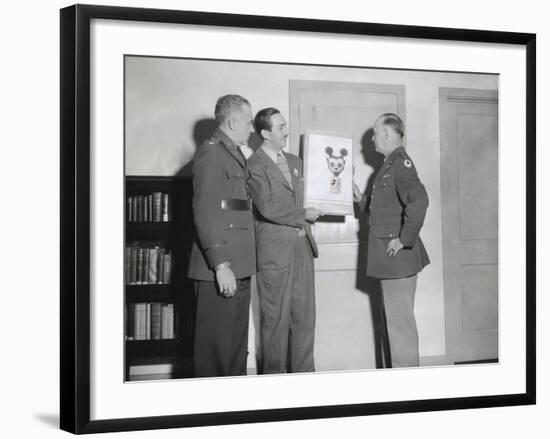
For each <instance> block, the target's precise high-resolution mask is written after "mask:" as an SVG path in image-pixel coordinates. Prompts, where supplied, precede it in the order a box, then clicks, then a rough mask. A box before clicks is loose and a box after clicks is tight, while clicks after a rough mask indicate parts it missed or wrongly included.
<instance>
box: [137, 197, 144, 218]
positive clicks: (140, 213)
mask: <svg viewBox="0 0 550 439" xmlns="http://www.w3.org/2000/svg"><path fill="white" fill-rule="evenodd" d="M136 198H137V222H138V223H141V222H142V221H143V206H142V204H143V203H142V197H141V195H138V196H137V197H136Z"/></svg>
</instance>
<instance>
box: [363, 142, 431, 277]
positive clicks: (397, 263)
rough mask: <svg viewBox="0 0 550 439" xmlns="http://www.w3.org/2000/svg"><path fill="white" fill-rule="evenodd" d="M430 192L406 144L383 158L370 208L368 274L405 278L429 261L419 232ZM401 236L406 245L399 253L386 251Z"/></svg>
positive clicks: (419, 269) (373, 189) (374, 184)
mask: <svg viewBox="0 0 550 439" xmlns="http://www.w3.org/2000/svg"><path fill="white" fill-rule="evenodd" d="M427 208H428V194H427V193H426V189H425V188H424V185H423V184H422V183H421V182H420V179H419V178H418V174H417V172H416V168H415V167H414V164H413V163H412V160H411V159H410V157H409V156H408V155H407V153H406V152H405V148H404V147H402V146H401V147H399V148H396V149H395V150H393V151H392V152H391V153H390V154H389V155H388V156H387V157H386V159H385V160H384V164H383V165H382V168H381V169H380V171H379V172H378V174H377V175H376V178H375V180H374V183H373V188H372V196H371V200H370V209H369V238H368V259H367V275H368V276H373V277H377V278H381V279H395V278H404V277H408V276H412V275H415V274H416V273H418V272H419V271H421V270H422V269H423V268H424V267H425V266H426V265H428V264H429V262H430V260H429V258H428V254H427V252H426V249H425V248H424V244H423V243H422V240H421V239H420V236H419V233H420V229H421V228H422V225H423V224H424V218H425V216H426V210H427ZM395 238H399V239H400V240H401V243H402V244H403V245H404V248H403V249H401V250H400V251H399V252H398V254H397V255H396V256H389V255H388V254H387V253H386V250H387V245H388V243H389V242H390V241H391V240H392V239H395Z"/></svg>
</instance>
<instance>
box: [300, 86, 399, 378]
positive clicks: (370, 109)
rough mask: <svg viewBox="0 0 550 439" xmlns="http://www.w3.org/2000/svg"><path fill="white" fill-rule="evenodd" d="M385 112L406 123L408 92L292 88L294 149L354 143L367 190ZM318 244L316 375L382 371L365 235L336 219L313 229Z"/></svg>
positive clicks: (352, 222) (348, 220)
mask: <svg viewBox="0 0 550 439" xmlns="http://www.w3.org/2000/svg"><path fill="white" fill-rule="evenodd" d="M385 112H394V113H398V114H399V115H400V116H401V117H403V119H404V118H405V87H404V86H401V85H386V84H362V83H343V82H325V81H291V82H290V151H291V152H292V153H294V154H300V145H301V142H302V138H303V135H304V133H306V132H308V131H318V132H323V133H332V134H334V135H341V136H346V137H351V138H353V157H354V160H353V165H354V167H355V176H354V180H355V181H356V182H357V183H358V185H360V186H361V187H362V189H364V188H366V187H367V182H368V180H369V178H370V177H371V175H373V172H375V171H376V170H377V168H378V167H379V166H381V164H382V162H383V157H382V156H381V155H380V154H378V153H376V152H375V151H374V145H373V144H372V126H373V124H374V122H375V120H376V119H377V117H378V116H379V115H380V114H382V113H385ZM313 233H314V235H315V238H316V240H317V243H318V245H319V252H320V254H319V258H318V259H317V260H316V261H315V282H316V285H315V286H316V299H317V304H316V305H317V323H316V334H315V337H316V342H315V362H316V369H317V370H319V371H322V370H344V369H368V368H375V367H377V366H380V365H381V359H380V349H379V348H378V346H377V345H376V343H375V342H378V341H379V340H380V336H379V334H377V333H376V331H377V328H378V326H379V325H378V323H379V322H378V315H379V314H378V313H379V303H380V301H379V289H378V288H377V286H376V285H374V284H373V283H372V280H371V283H369V281H368V280H367V279H366V275H365V272H366V257H365V253H366V248H365V246H364V245H363V244H361V241H362V239H361V237H362V236H366V231H365V230H364V228H363V229H362V226H361V222H360V221H359V220H358V219H357V218H354V217H353V216H346V217H345V218H343V217H335V218H334V217H333V218H331V219H330V221H319V222H317V223H316V224H315V225H314V227H313Z"/></svg>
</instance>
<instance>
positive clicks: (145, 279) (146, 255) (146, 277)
mask: <svg viewBox="0 0 550 439" xmlns="http://www.w3.org/2000/svg"><path fill="white" fill-rule="evenodd" d="M150 250H151V249H150V248H144V249H143V284H144V285H147V284H149V253H150Z"/></svg>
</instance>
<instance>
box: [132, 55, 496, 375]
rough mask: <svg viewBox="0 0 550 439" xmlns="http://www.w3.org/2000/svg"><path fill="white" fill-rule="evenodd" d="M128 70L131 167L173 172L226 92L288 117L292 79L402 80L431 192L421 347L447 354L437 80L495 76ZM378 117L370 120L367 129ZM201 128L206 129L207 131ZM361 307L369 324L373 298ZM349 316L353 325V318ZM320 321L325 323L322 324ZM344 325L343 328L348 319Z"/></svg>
mask: <svg viewBox="0 0 550 439" xmlns="http://www.w3.org/2000/svg"><path fill="white" fill-rule="evenodd" d="M126 75H127V76H126V77H127V88H126V90H127V93H126V99H127V101H126V103H127V105H126V116H127V125H126V139H127V145H126V173H127V174H130V175H132V174H135V175H174V174H176V173H179V172H180V170H181V169H183V172H184V173H186V174H188V173H189V170H188V167H187V168H186V167H185V165H186V164H187V163H188V162H189V161H190V160H191V158H192V156H193V153H194V151H195V149H196V147H197V141H199V142H200V140H202V138H201V139H197V138H196V137H195V126H196V123H197V122H199V121H200V120H202V119H209V118H212V117H213V107H214V104H215V102H216V100H217V98H218V97H219V96H221V95H223V94H227V93H238V94H241V95H243V96H245V97H246V98H247V99H248V100H249V101H250V103H251V104H252V107H253V111H254V112H256V111H258V110H259V109H261V108H264V107H268V106H274V107H277V108H279V109H280V110H281V111H282V112H283V114H285V115H286V116H287V119H288V111H289V81H290V80H318V81H344V82H354V83H376V84H402V85H404V86H405V93H406V97H405V102H406V114H405V117H406V138H407V141H406V143H407V148H408V151H409V154H410V155H411V157H413V160H414V161H415V165H416V167H417V169H418V172H419V175H420V177H421V179H422V181H423V183H424V184H425V186H426V189H427V191H428V194H429V197H430V207H429V209H428V214H427V217H426V221H425V225H424V228H423V229H422V233H421V235H422V239H423V240H424V242H425V245H426V247H427V249H428V252H429V255H430V259H431V264H430V265H429V266H428V267H427V268H426V269H425V270H424V271H423V273H422V274H421V275H420V276H419V282H418V289H417V291H418V292H417V300H416V315H417V320H418V329H419V337H420V355H421V356H443V355H444V354H445V332H444V330H445V321H444V308H443V266H442V259H443V254H442V237H441V192H440V162H439V160H440V145H439V87H463V88H479V89H497V88H498V77H497V76H495V75H479V74H477V75H474V74H456V73H455V74H453V73H437V72H417V71H396V70H374V69H357V68H355V69H352V68H334V67H311V66H289V65H274V64H271V65H266V64H255V63H235V62H212V61H199V60H186V59H166V58H143V57H139V58H138V57H129V58H127V64H126ZM373 122H374V121H365V131H366V130H367V129H368V128H369V127H370V126H372V123H373ZM291 129H292V127H291ZM203 134H204V135H205V136H206V135H208V132H206V133H203ZM290 149H291V150H293V151H296V150H297V147H296V145H290ZM321 258H322V255H321ZM337 264H338V261H337V260H334V261H332V260H330V261H326V260H322V261H319V262H318V264H317V265H318V266H319V265H320V266H324V267H327V266H328V267H331V266H335V265H337ZM347 275H348V276H350V277H353V278H355V276H356V273H355V272H354V271H350V272H348V273H347ZM336 279H337V277H328V278H327V279H326V280H328V282H327V281H326V280H325V277H323V279H321V278H319V274H318V275H317V286H318V287H317V288H318V290H319V289H322V291H318V300H323V296H326V295H327V294H329V293H330V292H331V291H333V292H337V291H340V290H341V289H342V283H341V282H338V281H336ZM359 295H361V293H360V292H359V291H357V293H355V294H354V293H353V292H350V295H349V296H344V297H345V298H347V300H358V301H359V302H358V303H363V301H362V300H361V299H360V297H359ZM356 296H357V297H356ZM321 305H322V304H321ZM320 309H321V310H322V309H323V306H321V308H320ZM363 310H364V318H365V319H367V320H368V325H371V324H372V323H371V321H370V315H371V310H370V307H369V306H368V303H365V305H364V307H363ZM317 322H318V325H332V324H333V323H332V322H333V319H331V316H330V315H328V316H325V315H322V314H321V315H318V319H317ZM348 322H349V329H350V330H353V328H352V325H354V324H355V323H356V322H353V321H348ZM323 329H324V327H323V326H322V327H321V331H322V332H324V331H323ZM342 333H344V334H345V333H346V327H343V328H342ZM370 337H371V336H370V335H368V334H365V333H360V334H359V335H358V338H359V339H358V343H361V342H364V343H371V341H370V340H369V339H370ZM252 345H253V343H252ZM322 349H323V348H322ZM321 364H323V359H321Z"/></svg>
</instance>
